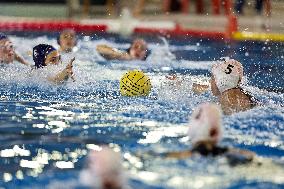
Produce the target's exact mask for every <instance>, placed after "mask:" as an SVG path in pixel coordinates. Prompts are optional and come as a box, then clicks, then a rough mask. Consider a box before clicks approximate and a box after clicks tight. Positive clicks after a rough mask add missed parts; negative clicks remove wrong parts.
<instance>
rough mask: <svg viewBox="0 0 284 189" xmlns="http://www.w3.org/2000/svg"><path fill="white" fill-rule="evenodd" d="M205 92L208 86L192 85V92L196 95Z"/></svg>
mask: <svg viewBox="0 0 284 189" xmlns="http://www.w3.org/2000/svg"><path fill="white" fill-rule="evenodd" d="M207 90H209V86H208V85H201V84H197V83H193V84H192V91H193V92H194V93H196V94H201V93H204V92H205V91H207Z"/></svg>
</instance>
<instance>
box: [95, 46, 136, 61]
mask: <svg viewBox="0 0 284 189" xmlns="http://www.w3.org/2000/svg"><path fill="white" fill-rule="evenodd" d="M96 49H97V51H98V53H100V55H101V56H103V57H104V58H106V59H110V60H111V59H117V60H131V59H132V58H131V56H130V55H129V54H128V53H126V52H122V51H119V50H117V49H115V48H113V47H110V46H107V45H98V46H97V47H96Z"/></svg>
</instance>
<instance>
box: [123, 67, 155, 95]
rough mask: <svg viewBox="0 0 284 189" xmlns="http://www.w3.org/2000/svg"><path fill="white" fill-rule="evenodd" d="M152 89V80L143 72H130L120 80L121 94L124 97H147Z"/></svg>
mask: <svg viewBox="0 0 284 189" xmlns="http://www.w3.org/2000/svg"><path fill="white" fill-rule="evenodd" d="M151 88H152V86H151V81H150V78H149V77H148V76H147V75H145V74H144V73H143V72H142V71H138V70H132V71H129V72H127V73H126V74H124V75H123V77H122V78H121V79H120V93H121V94H122V95H123V96H147V95H148V94H149V93H150V91H151Z"/></svg>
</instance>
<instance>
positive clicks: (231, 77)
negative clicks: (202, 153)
mask: <svg viewBox="0 0 284 189" xmlns="http://www.w3.org/2000/svg"><path fill="white" fill-rule="evenodd" d="M243 74H244V71H243V66H242V64H241V63H240V62H238V61H236V60H234V59H229V60H225V61H224V62H221V63H217V64H214V65H213V66H212V75H213V76H214V79H215V82H216V85H217V87H218V89H219V91H220V92H221V93H223V92H224V91H226V90H229V89H232V88H235V87H237V86H238V85H239V82H240V81H241V80H242V78H243Z"/></svg>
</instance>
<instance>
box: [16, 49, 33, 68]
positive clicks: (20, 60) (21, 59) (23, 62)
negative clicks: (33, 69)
mask: <svg viewBox="0 0 284 189" xmlns="http://www.w3.org/2000/svg"><path fill="white" fill-rule="evenodd" d="M15 60H16V61H18V62H20V63H21V64H24V65H26V66H29V65H30V64H29V63H28V62H26V61H25V60H24V59H23V57H21V56H20V55H18V53H16V52H15Z"/></svg>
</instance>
